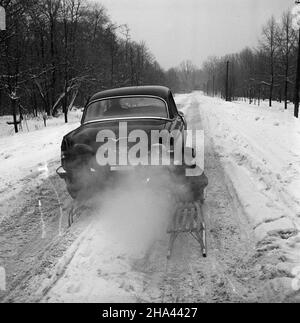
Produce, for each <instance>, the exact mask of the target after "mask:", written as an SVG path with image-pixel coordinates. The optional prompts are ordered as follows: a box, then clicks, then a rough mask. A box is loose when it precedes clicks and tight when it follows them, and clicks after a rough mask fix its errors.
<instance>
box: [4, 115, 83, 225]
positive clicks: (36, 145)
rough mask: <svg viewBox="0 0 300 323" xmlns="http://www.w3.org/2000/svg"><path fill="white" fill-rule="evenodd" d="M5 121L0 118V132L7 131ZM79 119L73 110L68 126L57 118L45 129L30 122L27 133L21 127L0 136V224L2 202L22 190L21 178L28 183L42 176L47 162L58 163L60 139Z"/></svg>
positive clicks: (5, 212)
mask: <svg viewBox="0 0 300 323" xmlns="http://www.w3.org/2000/svg"><path fill="white" fill-rule="evenodd" d="M6 119H7V117H1V118H0V123H1V128H2V129H3V128H5V129H7V128H11V126H8V125H6V124H5V120H6ZM79 119H80V114H79V112H77V111H76V112H75V111H74V112H72V113H70V123H69V124H65V123H64V119H63V118H62V117H60V118H57V119H51V120H49V123H48V127H47V128H45V127H44V123H43V121H42V120H39V119H33V120H31V122H30V124H31V125H34V127H33V128H32V129H33V130H32V131H30V132H27V130H25V127H24V125H23V130H24V131H23V132H20V133H18V134H14V135H11V136H7V135H6V134H5V135H4V136H0V223H1V221H2V220H3V218H4V216H6V215H7V213H8V212H7V211H6V210H5V205H4V203H3V201H4V200H6V199H7V198H9V197H10V196H11V195H12V194H17V193H18V192H19V191H20V190H23V189H24V185H25V184H26V183H25V182H26V181H25V180H24V179H25V178H27V179H28V180H29V181H30V178H32V179H33V178H36V177H37V176H38V175H39V174H40V175H42V174H43V172H45V171H47V165H48V164H49V162H51V161H53V160H56V161H58V160H59V158H60V146H61V142H62V138H63V136H64V135H66V134H67V133H68V132H70V131H72V130H73V129H75V128H76V127H78V126H79ZM35 129H38V130H35ZM4 133H5V131H2V134H4ZM48 175H49V174H48ZM25 186H26V185H25Z"/></svg>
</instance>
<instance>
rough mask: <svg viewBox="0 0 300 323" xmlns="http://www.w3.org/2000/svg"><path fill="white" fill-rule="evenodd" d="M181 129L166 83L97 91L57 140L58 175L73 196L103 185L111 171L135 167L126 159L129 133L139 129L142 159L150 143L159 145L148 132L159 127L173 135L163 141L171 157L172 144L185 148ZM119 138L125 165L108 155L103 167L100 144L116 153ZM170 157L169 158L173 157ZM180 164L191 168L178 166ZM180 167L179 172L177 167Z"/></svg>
mask: <svg viewBox="0 0 300 323" xmlns="http://www.w3.org/2000/svg"><path fill="white" fill-rule="evenodd" d="M121 125H123V129H121V127H120V126H121ZM125 126H126V128H125ZM186 129H187V124H186V120H185V117H184V114H183V113H182V112H179V111H178V109H177V106H176V103H175V101H174V98H173V95H172V93H171V91H170V89H168V88H166V87H162V86H142V87H128V88H120V89H114V90H107V91H104V92H100V93H97V94H95V95H94V96H93V97H91V98H90V100H89V102H88V103H87V105H86V107H85V109H84V112H83V117H82V120H81V126H80V127H79V128H78V129H76V130H74V131H72V132H71V133H69V134H67V135H66V136H65V137H64V138H63V142H62V146H61V154H62V158H61V159H62V160H61V162H62V166H61V167H60V169H59V170H58V174H59V175H60V177H61V178H63V179H64V180H65V181H66V184H67V189H68V192H69V193H70V195H71V196H72V197H73V198H77V196H78V194H80V192H81V191H86V190H87V189H88V188H91V187H95V186H97V187H101V186H102V187H103V186H105V185H106V184H107V183H108V178H110V177H114V176H115V173H116V172H118V171H122V170H123V171H124V170H128V169H132V168H135V169H136V168H137V167H139V166H141V165H138V164H134V163H133V164H134V165H132V163H130V162H129V161H128V150H130V149H131V148H132V147H133V146H134V145H135V144H136V143H134V142H133V141H132V140H128V138H130V136H131V134H132V133H135V134H137V133H139V132H142V134H144V137H145V136H146V137H147V139H148V140H147V143H146V145H147V152H146V153H145V150H144V154H145V155H147V158H151V157H149V156H150V155H149V154H150V151H151V149H153V147H154V146H156V147H163V146H164V145H165V142H163V141H162V138H161V137H159V138H158V139H159V141H158V142H153V138H152V137H151V136H152V135H153V133H156V134H157V133H158V132H161V131H164V132H165V133H171V132H172V133H173V134H174V133H175V135H174V136H172V137H170V140H169V142H168V143H167V144H168V145H169V146H168V147H167V148H166V149H167V150H168V152H169V153H170V154H171V155H172V153H173V154H174V150H175V147H178V145H181V149H183V150H184V149H185V130H186ZM136 131H138V132H136ZM121 132H122V133H121ZM104 137H105V138H104ZM99 138H100V139H99ZM123 141H126V147H127V149H126V151H125V152H124V149H123V153H125V154H126V157H125V161H126V162H127V163H125V164H124V158H123V163H121V165H120V159H121V158H122V156H120V155H118V156H116V158H115V157H114V156H113V157H112V159H113V163H107V164H106V165H105V164H104V163H102V159H103V158H104V157H105V154H108V152H104V157H103V156H102V157H103V158H102V159H101V158H100V157H99V153H100V152H101V147H104V146H103V145H105V144H106V145H107V144H108V142H110V143H111V147H114V148H115V150H116V153H117V152H120V150H121V148H120V145H121V142H123ZM99 149H100V152H99ZM139 153H140V154H141V152H139ZM106 157H107V156H106ZM123 157H124V156H123ZM138 157H139V158H142V157H145V156H138ZM126 159H127V160H126ZM139 160H140V159H139ZM144 160H145V159H144ZM172 160H173V161H174V156H173V155H172ZM149 164H151V162H150V163H149ZM151 166H153V165H151ZM173 166H174V165H173ZM184 167H195V166H194V165H184ZM173 169H174V167H173ZM178 169H179V168H178V167H177V170H178ZM180 169H181V171H182V167H181V168H180Z"/></svg>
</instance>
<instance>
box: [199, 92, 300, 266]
mask: <svg viewBox="0 0 300 323" xmlns="http://www.w3.org/2000/svg"><path fill="white" fill-rule="evenodd" d="M194 99H195V100H197V101H198V102H199V106H200V113H201V116H202V122H203V124H204V127H205V130H206V136H208V137H210V138H213V141H214V144H215V150H216V152H217V153H218V155H219V157H220V159H221V162H222V164H223V167H224V169H225V172H226V176H227V178H228V180H229V181H230V183H231V184H232V186H233V188H234V190H235V194H236V195H237V196H238V199H239V203H240V204H241V206H242V207H243V209H244V211H245V213H246V214H247V216H248V217H249V219H250V220H251V223H252V226H253V230H254V232H255V235H256V238H257V241H258V242H259V245H260V247H261V248H262V249H264V248H267V247H268V248H275V249H277V248H280V249H282V250H283V251H284V256H283V258H285V261H286V262H287V263H288V264H289V265H288V266H289V267H290V268H289V269H290V270H291V271H292V269H293V268H296V267H299V265H300V234H299V232H300V231H299V229H300V121H299V120H298V119H296V118H294V117H293V112H292V106H290V107H289V109H288V110H286V111H285V110H284V109H283V107H282V106H283V104H279V103H277V102H276V103H274V105H273V107H272V108H269V107H268V105H267V102H263V103H262V104H261V106H260V107H258V106H257V105H256V106H255V105H249V104H248V103H246V102H243V101H238V102H224V101H223V100H221V99H219V98H211V97H207V96H203V95H202V94H199V93H198V94H194Z"/></svg>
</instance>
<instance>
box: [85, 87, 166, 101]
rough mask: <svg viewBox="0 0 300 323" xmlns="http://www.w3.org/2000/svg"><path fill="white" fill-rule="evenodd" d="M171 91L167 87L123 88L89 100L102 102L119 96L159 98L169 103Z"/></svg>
mask: <svg viewBox="0 0 300 323" xmlns="http://www.w3.org/2000/svg"><path fill="white" fill-rule="evenodd" d="M169 94H170V89H169V88H167V87H165V86H135V87H123V88H118V89H112V90H106V91H103V92H99V93H96V94H95V95H93V96H92V97H91V99H90V100H89V101H90V102H91V101H95V100H101V99H105V98H111V97H115V96H116V97H117V96H135V95H145V96H157V97H160V98H162V99H164V100H165V101H167V102H168V97H169Z"/></svg>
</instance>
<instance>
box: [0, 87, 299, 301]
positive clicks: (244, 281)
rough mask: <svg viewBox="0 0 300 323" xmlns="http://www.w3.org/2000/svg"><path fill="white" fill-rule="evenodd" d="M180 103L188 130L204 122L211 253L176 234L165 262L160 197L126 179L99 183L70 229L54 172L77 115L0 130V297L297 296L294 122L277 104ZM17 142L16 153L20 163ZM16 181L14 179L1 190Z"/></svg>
mask: <svg viewBox="0 0 300 323" xmlns="http://www.w3.org/2000/svg"><path fill="white" fill-rule="evenodd" d="M176 101H177V103H178V105H179V107H180V109H181V110H182V111H183V112H185V113H186V116H187V120H188V124H189V126H190V128H196V129H204V130H205V139H206V152H205V157H206V158H205V159H206V160H205V171H206V174H207V176H208V177H209V181H210V185H209V187H208V190H207V199H206V206H205V208H206V216H207V219H206V221H207V226H208V250H209V256H208V258H207V259H202V258H201V255H200V250H199V246H198V245H197V244H196V242H195V241H193V240H191V239H189V238H188V237H186V236H182V237H181V238H180V239H179V240H178V241H177V242H176V245H175V251H174V255H173V257H172V259H171V260H170V261H169V262H167V260H166V250H167V244H168V236H167V234H166V226H167V222H168V215H169V213H170V210H169V204H168V202H166V201H167V199H168V197H167V196H164V195H163V194H161V195H157V194H154V193H153V192H147V194H146V192H145V191H143V190H142V189H137V187H136V183H134V182H133V183H131V184H133V185H130V183H128V182H127V183H126V185H125V187H126V189H123V190H122V188H120V189H119V190H118V191H117V192H113V193H112V192H107V193H106V196H104V197H101V198H99V200H97V202H96V204H94V205H93V208H92V211H91V212H87V213H86V214H82V215H81V217H80V218H78V219H77V220H76V223H75V225H74V227H73V228H72V230H66V221H65V218H64V220H63V221H62V219H61V216H62V213H63V215H64V217H66V215H67V212H68V210H69V207H70V199H69V198H68V196H67V194H66V192H65V188H64V184H63V183H62V182H61V181H60V180H58V179H57V177H56V176H55V175H54V171H55V167H56V166H57V165H58V163H59V144H60V140H61V137H62V135H63V133H64V132H67V131H69V130H70V129H71V128H72V127H74V126H75V125H70V126H59V127H57V128H52V129H49V130H48V129H46V130H43V131H38V132H36V134H38V136H36V135H35V133H30V134H29V135H28V138H24V141H23V138H22V140H21V141H20V140H19V141H15V139H12V138H4V139H3V138H2V139H0V147H1V149H2V150H1V151H0V154H1V153H2V152H3V153H2V155H1V158H2V159H1V169H2V167H3V173H2V174H1V178H3V181H4V182H3V181H2V182H1V184H2V183H5V186H3V187H2V186H1V187H2V193H1V201H2V204H1V208H0V211H1V213H0V215H1V216H2V217H3V216H4V215H5V217H4V218H5V219H4V220H3V222H2V223H1V226H0V234H1V235H0V239H1V241H2V242H3V243H2V244H1V246H0V265H1V266H3V267H5V268H6V271H7V273H8V284H7V285H8V291H7V293H2V294H1V292H0V299H2V300H3V301H20V300H21V301H27V302H28V301H44V302H58V301H62V302H70V301H71V302H85V301H90V302H101V301H102V302H130V301H136V302H139V301H142V302H143V301H150V302H161V301H163V302H176V301H182V302H206V301H207V302H226V301H234V302H243V301H246V302H247V301H258V302H260V301H285V300H292V301H300V295H299V292H297V291H296V290H295V286H296V285H297V282H298V281H297V279H295V277H294V276H295V275H296V274H297V273H296V271H297V268H298V269H299V266H300V235H299V226H300V207H299V201H300V196H299V194H300V193H299V192H300V187H299V183H300V146H299V145H300V141H299V139H300V126H299V125H300V123H299V121H298V120H295V119H294V118H293V117H292V114H291V112H290V111H283V110H281V109H280V108H278V107H277V106H275V107H274V108H273V109H269V108H267V107H266V106H264V104H263V105H262V106H261V107H257V106H253V105H252V106H250V105H248V104H246V103H245V102H235V103H225V102H224V101H222V100H221V99H218V98H210V97H206V96H204V95H202V94H201V93H196V92H195V93H192V94H184V95H178V96H177V97H176ZM54 129H56V130H54ZM16 138H18V137H16ZM29 139H30V140H29ZM7 140H8V141H7ZM28 140H29V142H30V144H29V145H28V144H27V145H26V144H22V142H23V143H25V141H26V142H28ZM6 142H8V144H6ZM32 149H34V150H35V151H38V152H37V155H38V157H39V158H38V159H39V161H38V162H37V161H36V160H37V158H35V156H33V154H30V152H31V151H32ZM20 151H21V152H22V155H24V162H23V163H20V162H19V164H18V159H19V158H20ZM5 156H9V157H8V159H6V158H5ZM9 159H10V160H11V163H9ZM41 159H42V160H43V162H42V164H43V163H44V162H46V163H47V164H48V167H49V177H48V178H47V179H45V178H44V179H43V178H41V173H42V172H41V171H38V172H37V174H35V176H32V175H31V173H32V170H33V169H37V168H39V167H40V166H42V165H39V164H40V163H41V162H40V160H41ZM9 165H10V166H13V167H14V168H16V169H18V168H20V170H19V171H17V172H13V171H12V167H10V168H8V166H9ZM21 167H22V169H21ZM14 168H13V169H14ZM26 170H27V171H26ZM33 178H39V181H38V182H37V181H33ZM5 181H6V182H5ZM8 182H10V184H11V185H8V184H9V183H8ZM17 183H19V186H17V187H19V188H21V189H18V190H17V192H16V193H15V194H16V196H15V197H11V196H9V195H8V194H9V192H13V188H14V185H15V184H17ZM54 190H56V193H55V192H54ZM116 193H117V194H116ZM107 194H108V195H109V198H108V197H107ZM57 195H58V196H59V198H60V200H61V201H60V202H59V201H57ZM112 196H113V197H112ZM3 197H5V199H4V198H3ZM39 200H40V201H42V205H43V208H42V212H41V209H40V208H39V207H38V201H39ZM128 200H132V201H134V202H135V203H128ZM14 203H15V204H16V205H14ZM95 205H96V209H95ZM12 206H14V207H15V208H13V209H11V207H12ZM16 207H19V210H16ZM95 210H96V212H95ZM133 223H134V226H133V225H132V224H133ZM61 230H63V231H62V232H63V234H60V233H62V232H60V231H61ZM141 241H143V243H141ZM293 287H294V289H293Z"/></svg>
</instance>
